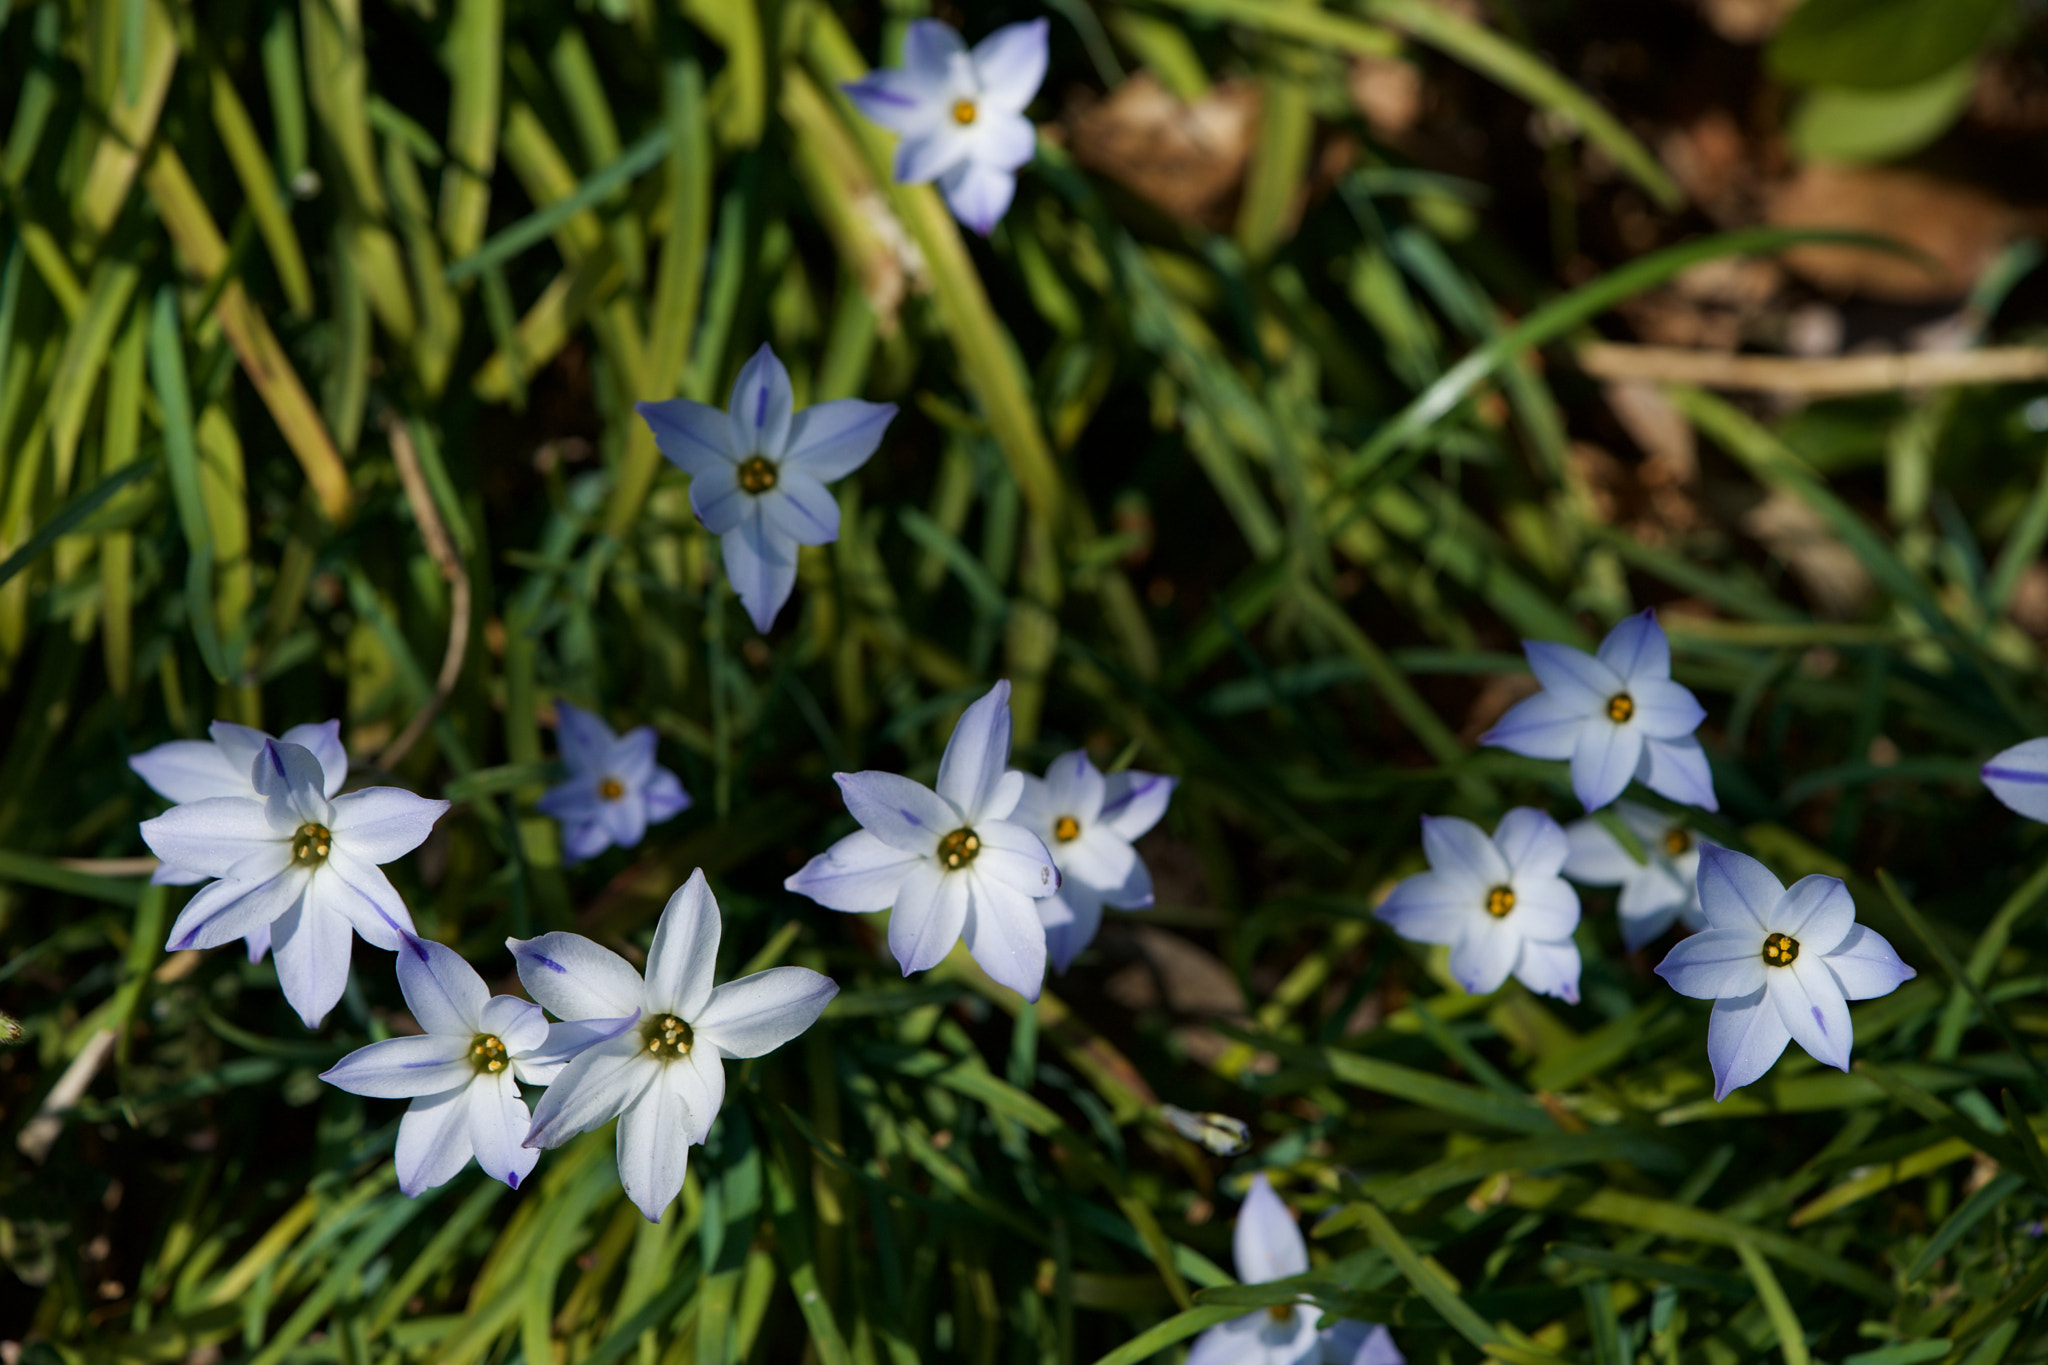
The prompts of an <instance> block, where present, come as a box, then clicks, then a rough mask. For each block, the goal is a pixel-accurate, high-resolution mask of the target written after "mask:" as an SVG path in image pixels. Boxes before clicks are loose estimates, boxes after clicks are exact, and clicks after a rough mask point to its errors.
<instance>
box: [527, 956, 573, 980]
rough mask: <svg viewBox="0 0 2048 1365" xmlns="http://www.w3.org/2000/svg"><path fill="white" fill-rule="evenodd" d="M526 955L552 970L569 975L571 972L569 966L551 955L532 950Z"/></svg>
mask: <svg viewBox="0 0 2048 1365" xmlns="http://www.w3.org/2000/svg"><path fill="white" fill-rule="evenodd" d="M526 956H527V958H528V959H529V960H531V961H534V962H538V963H539V964H540V965H541V966H543V967H545V968H547V969H548V970H549V971H551V972H560V973H561V974H562V975H563V976H567V975H568V974H569V969H568V968H567V967H564V966H563V965H562V964H561V963H559V962H557V961H555V960H554V959H553V958H551V957H542V956H541V955H540V954H539V953H532V952H529V953H528V954H527V955H526Z"/></svg>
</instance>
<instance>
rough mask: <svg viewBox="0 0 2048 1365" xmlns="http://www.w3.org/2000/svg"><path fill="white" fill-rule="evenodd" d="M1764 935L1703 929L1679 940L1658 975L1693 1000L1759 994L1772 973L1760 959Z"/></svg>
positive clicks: (1741, 930)
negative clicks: (1769, 973) (1768, 973)
mask: <svg viewBox="0 0 2048 1365" xmlns="http://www.w3.org/2000/svg"><path fill="white" fill-rule="evenodd" d="M1763 948H1764V940H1763V935H1762V934H1761V933H1760V932H1759V931H1757V930H1754V929H1702V930H1701V931H1700V932H1699V933H1697V934H1692V935H1690V936H1688V937H1686V938H1683V939H1680V940H1679V941H1678V944H1677V945H1676V946H1675V947H1673V948H1672V950H1671V951H1670V952H1669V953H1666V954H1665V955H1664V960H1663V961H1662V962H1660V963H1658V964H1657V975H1659V976H1661V977H1663V978H1664V980H1665V981H1667V982H1669V983H1670V985H1671V989H1672V990H1674V991H1677V992H1678V993H1679V994H1680V995H1689V996H1691V997H1692V998H1693V999H1695V1000H1726V999H1732V998H1734V997H1736V996H1744V995H1748V994H1750V993H1751V992H1752V991H1759V990H1762V989H1763V986H1764V976H1765V973H1767V972H1769V971H1770V970H1771V967H1770V965H1769V964H1768V963H1766V962H1765V961H1764V956H1763Z"/></svg>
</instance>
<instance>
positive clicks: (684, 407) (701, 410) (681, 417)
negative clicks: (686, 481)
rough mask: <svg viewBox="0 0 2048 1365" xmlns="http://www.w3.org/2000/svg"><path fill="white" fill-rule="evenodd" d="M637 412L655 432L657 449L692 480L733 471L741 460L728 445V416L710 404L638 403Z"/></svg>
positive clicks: (674, 400)
mask: <svg viewBox="0 0 2048 1365" xmlns="http://www.w3.org/2000/svg"><path fill="white" fill-rule="evenodd" d="M633 410H634V411H635V412H637V413H639V414H640V420H641V421H643V422H645V423H647V427H648V430H650V431H652V432H653V433H654V445H655V448H656V449H657V450H659V451H660V452H661V453H662V454H663V455H665V456H667V457H668V460H669V463H671V464H673V465H675V466H676V467H677V468H678V469H680V470H682V471H683V472H684V473H685V474H688V475H689V476H690V477H691V478H692V479H701V478H703V477H704V475H705V474H707V473H710V472H713V471H717V470H721V469H723V470H728V471H729V470H730V469H731V468H732V466H733V465H734V464H735V463H737V461H738V459H739V457H738V456H736V455H734V454H733V453H732V451H731V450H730V449H729V448H728V447H727V445H726V439H727V437H726V433H727V431H728V427H727V425H726V420H725V414H724V413H722V412H720V411H719V410H718V409H717V408H714V407H712V406H711V405H710V404H709V403H697V402H692V401H691V400H690V399H688V398H671V399H669V400H668V401H667V402H663V403H635V404H634V405H633Z"/></svg>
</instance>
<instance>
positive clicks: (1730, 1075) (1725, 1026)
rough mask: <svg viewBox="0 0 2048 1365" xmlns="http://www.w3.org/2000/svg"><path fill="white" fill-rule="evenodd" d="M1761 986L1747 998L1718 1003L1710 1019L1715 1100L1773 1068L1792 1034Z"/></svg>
mask: <svg viewBox="0 0 2048 1365" xmlns="http://www.w3.org/2000/svg"><path fill="white" fill-rule="evenodd" d="M1767 994H1768V992H1767V991H1766V990H1765V988H1764V987H1762V986H1758V987H1757V988H1756V989H1755V990H1754V991H1751V992H1750V993H1749V994H1748V995H1741V996H1736V997H1734V998H1733V999H1728V1000H1716V1001H1715V1002H1714V1013H1713V1015H1712V1016H1711V1017H1710V1018H1709V1019H1708V1020H1707V1061H1708V1062H1709V1063H1710V1064H1711V1065H1712V1066H1713V1068H1714V1098H1715V1099H1717V1100H1725V1099H1727V1098H1728V1095H1729V1092H1731V1091H1733V1090H1737V1089H1739V1088H1741V1087H1742V1086H1745V1085H1748V1084H1749V1083H1750V1082H1751V1081H1754V1080H1756V1079H1757V1078H1758V1077H1760V1076H1762V1075H1763V1074H1764V1073H1765V1072H1766V1071H1769V1070H1770V1069H1771V1066H1772V1064H1773V1063H1775V1062H1776V1061H1777V1060H1778V1057H1779V1055H1780V1054H1781V1053H1783V1052H1784V1051H1785V1044H1787V1043H1789V1042H1791V1041H1792V1035H1791V1033H1790V1032H1788V1031H1787V1030H1786V1028H1785V1020H1784V1018H1783V1017H1782V1016H1781V1015H1780V1014H1779V1013H1778V1008H1777V1006H1775V1005H1773V1004H1772V1003H1771V1002H1770V1001H1769V1000H1767V999H1766V998H1765V997H1766V995H1767Z"/></svg>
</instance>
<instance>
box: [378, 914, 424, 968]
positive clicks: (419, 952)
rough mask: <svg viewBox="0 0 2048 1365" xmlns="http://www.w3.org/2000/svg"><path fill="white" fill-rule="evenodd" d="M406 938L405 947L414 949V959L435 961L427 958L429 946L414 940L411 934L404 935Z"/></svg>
mask: <svg viewBox="0 0 2048 1365" xmlns="http://www.w3.org/2000/svg"><path fill="white" fill-rule="evenodd" d="M380 913H381V912H380ZM404 938H405V946H406V947H408V948H410V949H412V955H413V956H414V957H416V958H418V959H419V960H420V961H422V962H431V961H432V960H433V959H432V958H430V957H428V956H427V945H426V944H424V943H422V942H420V941H419V940H418V939H416V938H414V937H413V936H412V935H411V934H406V935H404Z"/></svg>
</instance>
